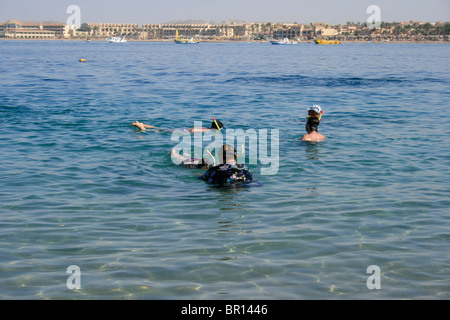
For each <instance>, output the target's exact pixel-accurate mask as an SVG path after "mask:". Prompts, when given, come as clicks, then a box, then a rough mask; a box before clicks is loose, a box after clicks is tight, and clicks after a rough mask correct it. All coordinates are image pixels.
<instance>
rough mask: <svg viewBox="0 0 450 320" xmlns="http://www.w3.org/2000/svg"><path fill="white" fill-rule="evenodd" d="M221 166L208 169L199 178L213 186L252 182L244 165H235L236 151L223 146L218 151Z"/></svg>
mask: <svg viewBox="0 0 450 320" xmlns="http://www.w3.org/2000/svg"><path fill="white" fill-rule="evenodd" d="M219 159H220V161H221V162H222V164H220V165H218V166H214V167H211V168H209V169H208V171H206V172H205V174H203V175H202V176H201V179H202V180H203V181H206V182H207V183H209V184H214V185H229V184H245V183H249V182H251V181H253V175H252V173H251V172H250V170H249V169H248V167H247V166H246V165H245V164H240V163H237V162H236V161H237V154H236V150H235V149H234V148H233V147H232V146H230V145H227V144H225V145H223V147H222V148H221V149H220V151H219Z"/></svg>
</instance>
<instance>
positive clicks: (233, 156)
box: [219, 144, 237, 163]
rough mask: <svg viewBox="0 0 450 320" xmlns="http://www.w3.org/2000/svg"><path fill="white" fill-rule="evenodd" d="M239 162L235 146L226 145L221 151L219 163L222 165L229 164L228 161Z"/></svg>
mask: <svg viewBox="0 0 450 320" xmlns="http://www.w3.org/2000/svg"><path fill="white" fill-rule="evenodd" d="M229 160H233V161H236V160H237V153H236V150H235V149H234V147H233V146H231V145H229V144H224V145H223V146H222V147H221V148H220V150H219V161H220V163H227V161H229Z"/></svg>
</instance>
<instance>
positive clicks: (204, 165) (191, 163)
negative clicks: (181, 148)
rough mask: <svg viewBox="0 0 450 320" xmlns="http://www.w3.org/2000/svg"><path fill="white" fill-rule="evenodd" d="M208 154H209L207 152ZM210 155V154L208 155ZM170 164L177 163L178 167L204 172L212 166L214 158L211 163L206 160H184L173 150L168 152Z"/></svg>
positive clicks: (184, 158)
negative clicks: (170, 159)
mask: <svg viewBox="0 0 450 320" xmlns="http://www.w3.org/2000/svg"><path fill="white" fill-rule="evenodd" d="M208 153H209V152H208ZM210 155H211V154H210ZM170 156H171V158H172V162H174V163H179V165H180V166H182V167H185V168H190V169H203V170H206V169H208V168H210V167H212V166H213V165H214V162H215V160H214V158H213V157H212V155H211V157H212V158H213V160H212V161H211V160H210V159H206V158H186V157H183V156H182V155H180V154H179V153H177V152H176V151H175V150H174V149H172V150H171V151H170Z"/></svg>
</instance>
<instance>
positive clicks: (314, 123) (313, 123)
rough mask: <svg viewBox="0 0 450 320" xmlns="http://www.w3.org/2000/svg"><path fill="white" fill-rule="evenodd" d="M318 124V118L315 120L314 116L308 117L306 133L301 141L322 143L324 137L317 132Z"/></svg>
mask: <svg viewBox="0 0 450 320" xmlns="http://www.w3.org/2000/svg"><path fill="white" fill-rule="evenodd" d="M319 124H320V120H319V119H318V118H316V117H315V116H312V117H309V118H308V121H307V122H306V131H307V132H308V133H307V134H305V135H304V136H303V137H302V139H301V140H303V141H315V142H319V141H323V140H324V139H325V136H323V135H321V134H320V133H318V132H317V130H318V128H319Z"/></svg>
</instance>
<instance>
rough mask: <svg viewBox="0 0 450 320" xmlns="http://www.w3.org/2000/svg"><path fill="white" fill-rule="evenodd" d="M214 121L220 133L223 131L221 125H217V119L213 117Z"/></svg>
mask: <svg viewBox="0 0 450 320" xmlns="http://www.w3.org/2000/svg"><path fill="white" fill-rule="evenodd" d="M213 121H214V123H215V124H216V127H217V129H219V131H220V130H222V128H221V127H219V124H218V123H217V121H216V119H215V118H214V117H213Z"/></svg>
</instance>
